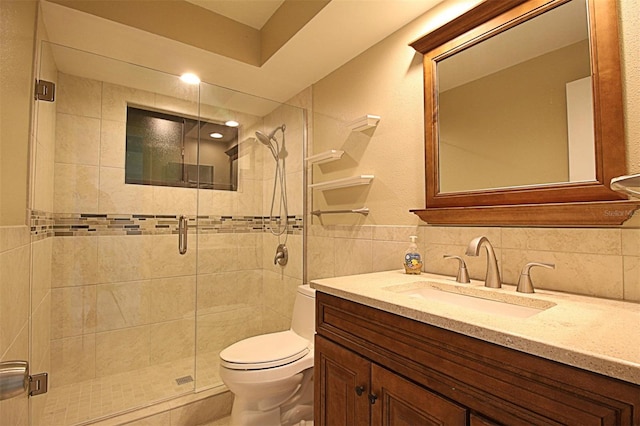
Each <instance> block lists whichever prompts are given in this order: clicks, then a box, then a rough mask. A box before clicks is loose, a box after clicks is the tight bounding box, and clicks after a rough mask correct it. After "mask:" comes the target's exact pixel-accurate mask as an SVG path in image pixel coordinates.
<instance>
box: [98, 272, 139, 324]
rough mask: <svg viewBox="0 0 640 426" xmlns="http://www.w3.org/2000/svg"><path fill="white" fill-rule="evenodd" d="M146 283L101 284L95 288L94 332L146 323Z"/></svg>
mask: <svg viewBox="0 0 640 426" xmlns="http://www.w3.org/2000/svg"><path fill="white" fill-rule="evenodd" d="M148 294H149V292H148V290H147V281H131V282H125V283H114V284H102V285H98V286H97V288H96V302H95V303H96V331H98V332H105V331H111V330H118V329H122V328H126V327H135V326H140V325H144V324H146V323H147V318H148V317H149V300H148Z"/></svg>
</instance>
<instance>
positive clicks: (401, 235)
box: [372, 225, 425, 247]
mask: <svg viewBox="0 0 640 426" xmlns="http://www.w3.org/2000/svg"><path fill="white" fill-rule="evenodd" d="M424 232H425V227H424V226H387V225H380V226H374V227H373V235H372V238H373V239H374V240H380V241H397V242H404V243H406V244H407V247H408V246H409V237H410V236H412V235H415V236H417V237H418V244H421V243H424Z"/></svg>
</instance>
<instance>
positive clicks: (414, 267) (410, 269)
mask: <svg viewBox="0 0 640 426" xmlns="http://www.w3.org/2000/svg"><path fill="white" fill-rule="evenodd" d="M409 240H410V241H411V243H410V244H409V248H408V249H407V251H405V252H404V271H405V272H406V273H407V274H412V275H419V274H420V272H421V270H422V256H420V252H419V251H418V245H417V244H416V241H418V237H417V236H415V235H412V236H410V237H409Z"/></svg>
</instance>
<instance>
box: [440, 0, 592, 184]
mask: <svg viewBox="0 0 640 426" xmlns="http://www.w3.org/2000/svg"><path fill="white" fill-rule="evenodd" d="M587 16H588V14H587V9H586V2H585V1H584V0H572V1H570V2H568V3H566V4H564V5H561V6H559V7H556V8H554V9H552V10H550V11H548V12H546V13H543V14H541V15H539V16H536V17H535V18H533V19H530V20H528V21H526V22H523V23H520V24H519V25H517V26H515V27H512V28H510V29H508V30H506V31H503V32H501V33H500V34H498V35H495V36H493V37H491V38H488V39H486V40H484V41H482V42H480V43H477V44H474V45H473V46H471V47H468V48H465V47H466V46H463V49H464V50H460V49H458V50H456V51H455V52H447V53H445V54H444V55H443V56H444V57H443V58H442V59H438V58H436V59H437V65H436V67H437V68H436V70H437V71H436V72H437V96H438V98H437V102H438V119H437V123H438V129H437V132H438V140H439V145H438V161H439V163H438V166H439V181H440V182H439V185H440V187H439V192H440V193H449V192H463V191H474V190H482V189H496V188H505V187H520V186H529V185H544V184H554V183H565V182H579V181H593V180H595V148H594V130H593V129H594V124H593V101H592V84H591V66H590V52H589V31H588V20H587V19H588V18H587Z"/></svg>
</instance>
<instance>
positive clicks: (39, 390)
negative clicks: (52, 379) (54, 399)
mask: <svg viewBox="0 0 640 426" xmlns="http://www.w3.org/2000/svg"><path fill="white" fill-rule="evenodd" d="M48 388H49V375H48V374H47V373H40V374H34V375H33V376H29V396H35V395H40V394H43V393H47V390H48Z"/></svg>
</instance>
